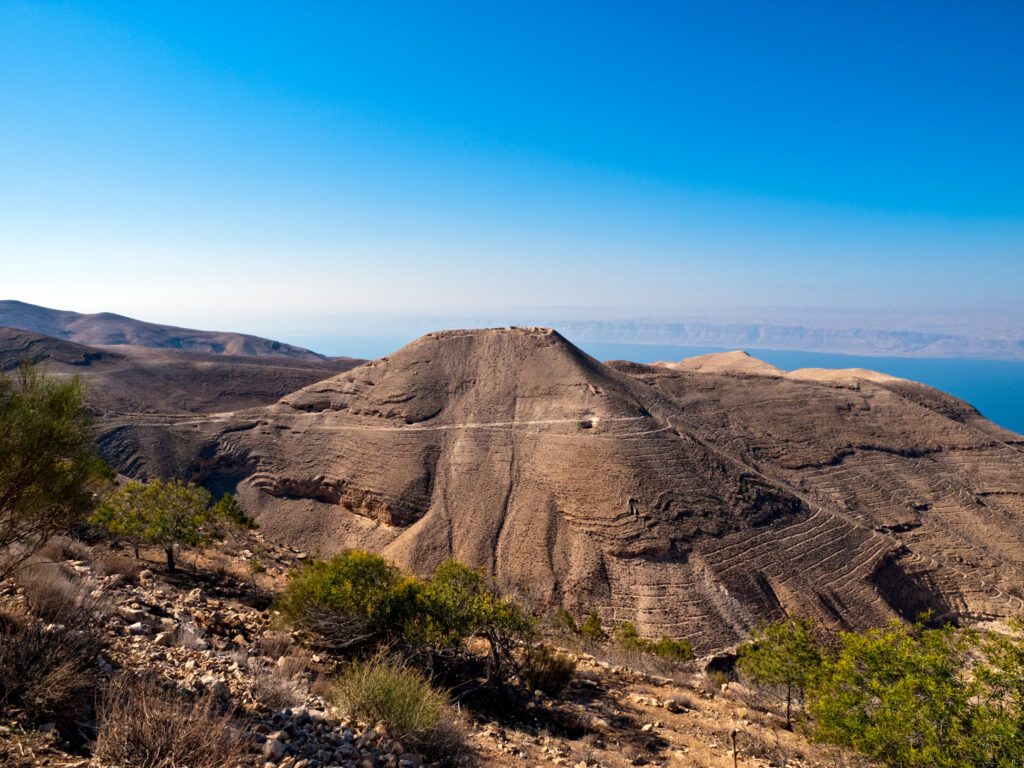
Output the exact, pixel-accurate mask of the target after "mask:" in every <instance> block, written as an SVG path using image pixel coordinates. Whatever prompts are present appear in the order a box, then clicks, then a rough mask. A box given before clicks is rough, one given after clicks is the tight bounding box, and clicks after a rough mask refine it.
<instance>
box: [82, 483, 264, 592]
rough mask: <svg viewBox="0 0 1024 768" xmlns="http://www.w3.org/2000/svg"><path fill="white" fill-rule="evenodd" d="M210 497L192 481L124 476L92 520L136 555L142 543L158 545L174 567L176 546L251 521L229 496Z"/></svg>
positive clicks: (193, 543)
mask: <svg viewBox="0 0 1024 768" xmlns="http://www.w3.org/2000/svg"><path fill="white" fill-rule="evenodd" d="M212 502H213V498H212V497H211V496H210V492H209V491H207V490H206V489H205V488H201V487H199V486H197V485H193V484H192V483H182V482H181V481H179V480H169V481H167V482H164V481H162V480H152V481H150V482H148V483H141V482H139V481H137V480H129V481H128V482H126V483H124V485H122V486H121V487H120V488H118V489H116V490H115V491H113V492H112V493H110V494H109V495H108V496H107V497H106V499H105V500H104V503H103V504H102V505H101V506H100V508H99V510H97V512H96V513H95V514H94V515H93V516H92V518H91V521H92V522H93V523H94V524H96V525H98V526H100V527H101V528H103V529H104V530H106V531H107V532H108V533H109V534H111V535H114V536H117V537H120V538H124V539H127V540H128V541H130V542H131V543H132V544H133V545H134V546H135V553H136V555H138V546H139V544H141V543H145V544H151V545H154V546H157V547H160V548H161V549H162V550H163V551H164V554H165V556H166V558H167V570H168V571H169V572H172V573H173V572H174V570H175V553H176V551H177V550H178V549H179V548H180V547H201V546H204V545H206V544H209V543H210V542H211V541H214V540H216V539H218V538H221V537H222V536H223V535H224V534H225V532H226V531H227V530H228V529H229V528H231V527H239V526H246V527H248V526H249V525H251V524H253V523H251V521H250V519H249V518H247V517H245V516H244V515H243V514H242V513H241V510H240V508H239V507H238V505H237V503H236V502H234V500H233V499H232V498H231V497H230V496H225V497H224V498H222V499H221V500H220V501H219V502H218V503H217V504H213V503H212Z"/></svg>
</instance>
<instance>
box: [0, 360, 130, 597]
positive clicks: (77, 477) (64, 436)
mask: <svg viewBox="0 0 1024 768" xmlns="http://www.w3.org/2000/svg"><path fill="white" fill-rule="evenodd" d="M109 477H110V473H109V470H107V469H106V467H105V466H104V465H103V463H102V462H101V461H100V460H99V459H98V458H96V456H95V455H94V454H93V451H92V444H91V440H90V437H89V429H88V420H87V419H86V417H85V413H84V411H83V409H82V387H81V384H80V383H79V381H78V379H72V380H71V381H64V382H58V381H55V380H52V379H49V378H46V377H44V376H41V375H40V374H39V373H38V372H36V371H34V370H33V369H32V368H30V367H27V366H23V367H22V368H21V369H20V370H19V372H18V373H17V374H16V375H15V376H13V377H8V376H0V578H3V577H4V576H6V575H7V574H9V573H11V572H13V571H14V570H15V569H17V568H18V567H19V566H20V565H21V563H23V562H24V561H26V560H27V559H28V558H30V557H31V556H32V554H33V553H34V552H35V551H36V550H37V549H38V548H39V547H41V546H42V545H43V543H44V542H45V541H46V540H47V539H48V538H49V537H51V536H53V535H54V534H57V533H60V532H62V531H66V530H68V529H69V528H71V527H72V526H74V525H75V524H77V523H78V522H80V521H81V520H82V519H83V518H84V517H85V516H86V515H87V514H88V513H89V511H90V510H91V509H92V507H93V494H94V492H95V491H96V490H97V489H98V488H99V487H100V484H101V483H102V482H103V481H104V480H105V479H107V478H109Z"/></svg>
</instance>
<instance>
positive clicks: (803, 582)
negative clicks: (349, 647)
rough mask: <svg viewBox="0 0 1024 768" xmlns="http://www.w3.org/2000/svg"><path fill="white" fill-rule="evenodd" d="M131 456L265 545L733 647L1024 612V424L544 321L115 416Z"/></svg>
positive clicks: (909, 387)
mask: <svg viewBox="0 0 1024 768" xmlns="http://www.w3.org/2000/svg"><path fill="white" fill-rule="evenodd" d="M102 445H103V446H104V449H105V450H106V452H107V455H108V456H110V457H111V458H112V459H113V460H114V461H116V462H117V463H118V464H119V465H120V467H121V468H122V469H124V470H128V471H132V472H135V473H137V474H167V473H171V472H175V473H183V474H187V475H191V476H193V477H195V478H198V479H200V480H203V481H205V482H207V483H209V484H211V485H215V486H220V487H233V488H234V487H237V490H238V492H239V494H240V497H241V498H242V500H243V503H244V504H245V505H246V506H247V507H248V508H249V510H250V511H251V512H254V513H256V514H257V515H258V516H259V517H260V520H261V523H262V525H263V530H264V532H265V533H266V534H267V535H268V536H269V537H273V538H276V539H277V540H279V541H284V542H287V543H289V544H294V545H297V546H301V547H303V548H305V549H308V550H311V551H315V550H319V551H321V552H324V553H327V552H332V551H337V550H339V549H342V548H344V547H349V546H361V547H371V548H374V549H378V550H382V551H384V552H385V553H386V554H387V555H388V556H389V557H391V558H393V559H395V560H397V561H399V562H401V563H404V564H405V565H406V566H407V567H409V568H410V569H413V570H416V571H420V572H426V571H428V570H430V569H431V568H432V567H433V566H435V565H436V564H437V563H438V562H439V561H440V560H441V559H443V558H445V557H448V556H455V557H457V558H459V559H460V560H463V561H465V562H469V563H472V564H474V565H477V566H480V567H483V568H485V569H487V570H488V571H489V572H491V573H492V574H493V575H494V576H495V578H496V579H497V580H498V581H499V583H500V584H501V585H502V586H503V587H504V588H506V589H510V590H516V591H519V592H521V593H524V594H527V595H529V596H530V597H531V598H532V599H535V600H537V601H540V602H544V603H548V604H560V605H563V606H565V607H567V608H569V609H570V610H573V611H576V612H578V613H581V612H584V611H589V610H592V609H597V610H599V611H600V612H601V613H602V614H603V615H604V617H605V618H606V619H607V620H609V621H621V620H625V619H630V620H633V621H635V622H637V625H638V627H639V628H640V629H641V631H642V632H644V633H645V634H648V635H655V636H656V635H661V634H669V635H675V636H680V635H685V636H688V637H689V638H690V639H691V640H692V641H693V643H694V645H695V647H696V648H697V649H698V650H700V651H706V650H710V649H714V648H719V647H722V646H726V645H729V644H731V643H733V642H735V641H737V640H738V639H740V638H741V637H743V636H744V635H745V634H746V633H747V632H748V631H749V630H750V628H751V627H752V626H754V625H755V624H756V623H758V622H759V621H763V620H766V619H770V618H772V617H776V616H778V615H780V614H781V612H782V611H783V610H787V611H794V612H798V613H803V614H811V615H814V616H817V617H819V618H820V619H822V620H824V621H826V622H830V623H832V624H834V625H837V626H846V627H854V628H863V627H865V626H868V625H871V624H877V623H879V622H882V621H885V620H887V619H889V618H891V617H893V616H896V615H903V616H914V615H916V614H917V613H919V612H920V611H922V610H924V609H932V610H933V611H934V612H935V613H936V614H937V615H938V616H939V617H944V618H960V619H974V618H983V617H987V616H1002V615H1007V614H1009V613H1013V612H1016V611H1018V610H1020V609H1021V608H1022V606H1024V602H1022V600H1021V597H1022V593H1021V591H1020V585H1021V583H1022V581H1021V575H1022V571H1024V501H1022V500H1024V439H1022V438H1021V437H1020V436H1018V435H1014V434H1012V433H1009V432H1007V431H1005V430H1002V429H1000V428H998V427H996V426H994V425H992V424H991V423H989V422H988V421H986V420H985V419H984V418H982V417H981V416H980V415H979V414H977V412H975V411H974V410H973V409H972V408H971V407H970V406H968V405H966V404H965V403H962V402H960V401H958V400H956V399H954V398H952V397H949V396H947V395H944V394H942V393H940V392H937V391H935V390H932V389H930V388H928V387H925V386H922V385H919V384H914V383H912V382H907V381H902V380H898V379H892V378H891V377H885V376H881V375H876V374H869V373H865V372H860V371H846V372H840V373H836V374H832V373H828V372H821V371H814V372H801V373H800V374H782V372H780V371H777V370H776V369H772V368H771V367H770V366H763V365H760V364H757V361H750V360H746V359H743V357H742V356H737V355H731V356H729V355H726V356H723V357H722V358H721V359H718V360H708V359H707V358H706V357H705V358H703V359H702V360H700V361H698V363H697V364H673V365H671V366H668V365H657V366H642V365H636V364H633V363H626V362H613V363H608V364H602V363H600V362H598V361H597V360H594V359H592V358H590V357H588V356H587V355H585V354H583V353H582V352H581V351H580V350H578V349H576V348H575V347H573V346H572V345H571V344H570V343H568V342H567V341H566V340H565V339H564V338H562V337H561V336H560V335H559V334H558V333H556V332H554V331H551V330H547V329H537V328H531V329H518V328H517V329H508V328H506V329H491V330H482V331H451V332H444V333H437V334H430V335H428V336H426V337H423V338H422V339H420V340H418V341H416V342H413V343H412V344H410V345H408V346H406V347H404V348H403V349H401V350H400V351H398V352H396V353H395V354H394V355H392V356H390V357H388V358H383V359H381V360H378V361H375V362H372V363H368V364H366V365H363V366H360V367H358V368H355V369H353V370H351V371H348V372H346V373H343V374H341V375H338V376H335V377H333V378H329V379H326V380H324V381H321V382H318V383H316V384H313V385H311V386H307V387H305V388H303V389H300V390H298V391H297V392H294V393H293V394H290V395H288V396H286V397H284V398H283V399H282V400H281V401H280V402H278V403H276V404H274V405H271V406H268V407H265V408H258V409H248V410H240V411H234V412H227V413H219V414H211V415H206V416H199V417H184V416H172V417H168V416H159V415H154V416H152V417H146V418H144V419H140V418H135V419H126V420H124V421H123V422H121V423H118V422H116V421H114V422H111V424H110V428H108V430H107V432H106V433H105V436H104V437H103V439H102Z"/></svg>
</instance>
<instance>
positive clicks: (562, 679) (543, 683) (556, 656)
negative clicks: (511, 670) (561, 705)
mask: <svg viewBox="0 0 1024 768" xmlns="http://www.w3.org/2000/svg"><path fill="white" fill-rule="evenodd" d="M575 674H576V662H574V661H573V660H572V659H570V658H569V657H568V656H565V655H563V654H561V653H558V652H557V651H555V650H554V649H552V648H550V647H549V646H547V645H542V644H538V645H533V646H530V647H528V648H527V650H526V652H525V653H524V655H523V663H522V666H521V668H520V670H519V675H520V677H521V678H522V679H523V682H525V683H526V686H527V687H528V688H529V689H530V690H533V691H543V692H544V693H547V694H549V695H551V696H557V695H558V694H560V693H561V692H562V691H563V690H565V687H566V686H567V685H569V683H571V682H572V678H573V675H575Z"/></svg>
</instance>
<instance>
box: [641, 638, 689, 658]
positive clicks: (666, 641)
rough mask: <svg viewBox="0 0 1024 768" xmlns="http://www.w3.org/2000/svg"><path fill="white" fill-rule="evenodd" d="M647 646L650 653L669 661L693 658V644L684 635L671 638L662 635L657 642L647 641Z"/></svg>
mask: <svg viewBox="0 0 1024 768" xmlns="http://www.w3.org/2000/svg"><path fill="white" fill-rule="evenodd" d="M648 648H649V649H650V651H651V653H653V654H655V655H656V656H660V657H661V658H663V659H668V660H669V661H690V659H692V658H693V646H692V645H690V641H689V640H687V639H686V638H685V637H684V638H682V639H680V640H673V639H672V638H671V637H667V636H664V635H663V636H662V638H661V639H660V640H658V641H657V642H655V643H649V644H648Z"/></svg>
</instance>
